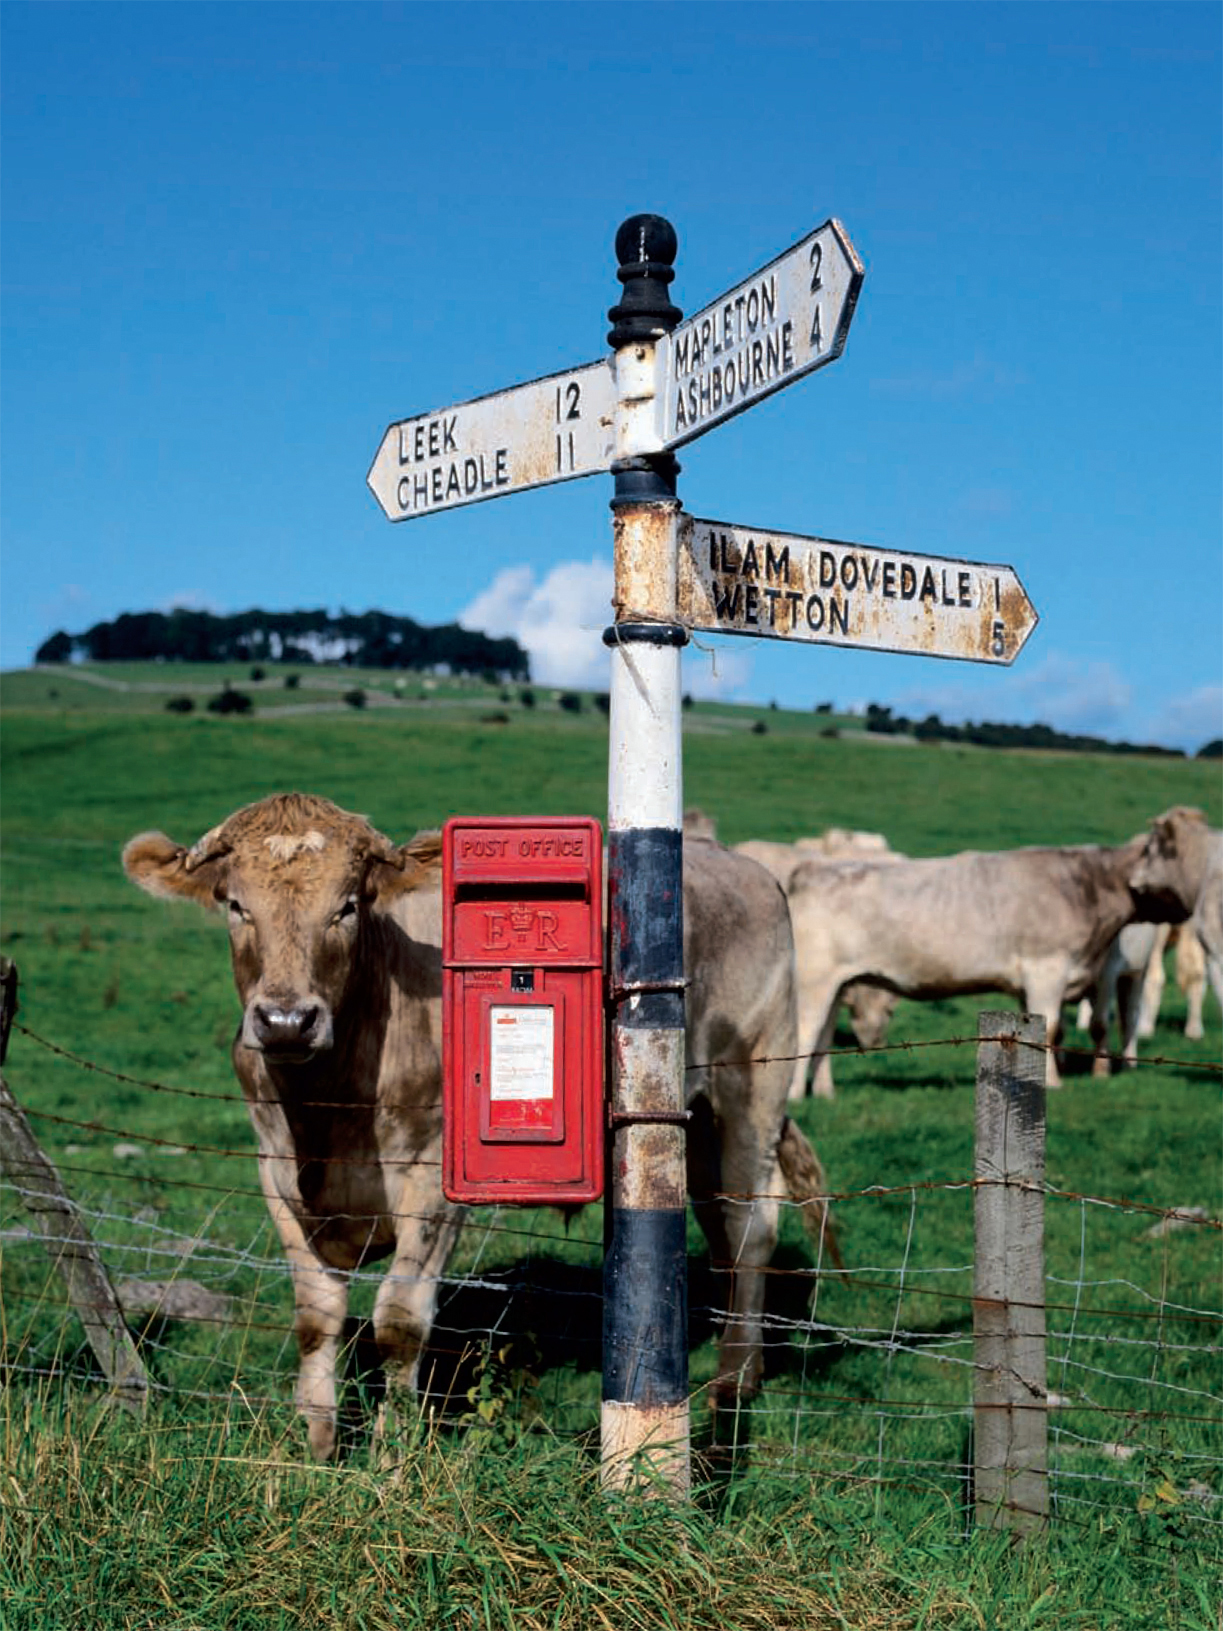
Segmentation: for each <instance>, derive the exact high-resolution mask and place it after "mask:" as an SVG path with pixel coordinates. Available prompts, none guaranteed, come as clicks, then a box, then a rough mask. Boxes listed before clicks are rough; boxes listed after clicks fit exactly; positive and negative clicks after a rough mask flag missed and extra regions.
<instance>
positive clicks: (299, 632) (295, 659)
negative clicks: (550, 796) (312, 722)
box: [35, 607, 531, 680]
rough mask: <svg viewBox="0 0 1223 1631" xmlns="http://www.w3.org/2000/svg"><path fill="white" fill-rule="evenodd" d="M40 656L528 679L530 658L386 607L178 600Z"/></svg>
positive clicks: (54, 644) (52, 643)
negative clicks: (287, 607)
mask: <svg viewBox="0 0 1223 1631" xmlns="http://www.w3.org/2000/svg"><path fill="white" fill-rule="evenodd" d="M35 661H36V662H39V663H66V662H73V661H90V662H150V661H161V662H194V663H200V662H218V663H220V662H260V661H263V662H292V663H312V662H331V663H337V662H338V663H345V664H349V665H351V666H353V667H357V668H411V669H438V668H442V669H446V670H448V671H449V672H450V673H452V674H491V675H494V676H495V677H496V678H497V679H499V680H529V679H530V677H531V671H530V659H529V658H528V656H527V654H526V652H525V651H524V650H523V649H522V647H521V646H520V645H519V644H518V642H517V641H516V640H513V639H509V638H506V639H499V640H494V639H490V638H489V636H488V635H486V634H480V633H478V632H476V631H474V630H470V629H464V628H460V627H459V625H458V624H457V623H444V624H441V625H437V626H434V627H429V626H428V625H425V624H422V623H417V622H415V621H414V620H413V619H412V618H410V617H393V616H391V615H390V614H389V613H388V612H375V611H370V612H361V613H354V612H346V611H341V612H339V613H337V614H333V613H331V612H325V611H298V612H265V611H259V610H257V609H252V610H250V611H247V612H235V613H233V614H232V615H230V616H217V615H216V614H215V613H212V612H201V611H192V610H190V609H188V608H187V607H177V608H175V610H173V611H171V612H124V613H123V614H122V615H121V616H119V617H117V618H115V619H114V621H113V622H104V623H95V624H94V625H93V627H92V628H90V629H86V630H85V631H84V633H83V634H68V633H66V632H65V631H64V630H62V629H61V630H59V631H58V632H57V633H55V634H53V635H52V636H51V638H50V639H49V640H45V641H44V642H43V644H42V645H41V646H40V647H39V648H38V651H37V652H36V654H35Z"/></svg>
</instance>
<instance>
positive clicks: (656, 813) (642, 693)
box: [602, 215, 691, 1496]
mask: <svg viewBox="0 0 1223 1631" xmlns="http://www.w3.org/2000/svg"><path fill="white" fill-rule="evenodd" d="M676 247H677V246H676V237H675V231H674V228H673V227H672V226H671V224H670V223H669V222H668V221H665V220H663V218H662V217H661V216H658V215H636V216H633V217H631V218H630V219H629V220H627V221H625V222H624V224H623V226H621V228H620V230H619V231H618V232H617V234H616V254H617V256H618V258H619V262H620V265H619V270H618V272H617V276H618V277H619V278H620V281H621V282H622V283H623V285H624V294H623V296H622V298H621V301H620V303H619V304H618V305H616V306H614V307H613V308H612V309H611V311H610V312H609V313H608V316H609V317H610V318H611V320H612V323H613V324H614V327H613V328H612V330H611V333H610V334H609V335H608V340H609V342H610V344H611V345H612V347H613V349H614V350H615V354H616V356H615V368H616V463H615V464H614V465H613V466H612V471H613V474H614V476H615V484H616V485H615V496H614V497H613V499H612V511H613V516H614V523H613V525H614V534H615V619H616V620H615V623H614V624H613V626H612V627H611V628H609V629H607V630H606V631H605V633H604V636H603V639H604V642H605V644H607V645H608V646H609V647H610V648H611V718H610V759H609V768H608V817H607V835H608V839H607V841H608V924H609V942H610V944H609V963H608V1000H609V1005H610V1010H611V1012H610V1027H609V1029H610V1043H611V1104H610V1136H609V1139H608V1161H609V1182H608V1186H607V1199H606V1202H605V1207H606V1213H605V1215H606V1220H607V1221H606V1252H605V1258H604V1287H603V1293H604V1295H603V1310H604V1312H603V1408H602V1465H603V1481H604V1484H605V1485H606V1486H608V1487H611V1488H623V1487H625V1486H627V1485H629V1484H633V1483H638V1482H657V1483H659V1484H661V1486H662V1487H663V1488H664V1489H665V1490H667V1491H668V1492H669V1493H671V1494H673V1495H677V1496H683V1495H685V1494H686V1493H687V1491H688V1489H689V1486H690V1482H691V1474H690V1442H689V1421H688V1329H687V1327H688V1285H687V1252H686V1240H685V1235H686V1212H685V1207H686V1183H685V1136H684V1123H685V1121H686V1112H685V1110H684V937H683V878H682V866H683V849H682V815H683V777H682V747H681V737H680V652H681V648H682V647H683V646H684V644H685V643H686V641H687V634H686V631H685V630H684V629H683V627H682V626H680V625H679V624H678V623H677V621H676V574H677V569H678V520H679V508H680V506H679V500H678V499H677V498H676V492H675V484H676V475H677V473H678V470H679V466H678V464H677V463H676V461H675V459H674V457H673V456H672V455H671V454H669V453H658V452H651V451H650V449H651V448H653V447H656V446H657V440H656V434H655V430H654V423H655V421H654V412H655V402H654V394H655V384H656V372H655V345H656V342H657V340H658V339H659V337H660V336H661V335H663V334H666V333H669V332H670V331H671V330H672V329H673V328H674V327H675V325H676V324H677V323H678V322H679V320H680V318H681V316H682V315H683V314H682V313H681V312H680V311H679V310H677V308H676V307H674V306H673V305H672V304H671V302H670V300H669V298H668V294H667V289H668V285H669V284H670V282H671V279H672V278H673V277H674V275H675V274H674V272H673V271H672V266H673V263H674V261H675V253H676Z"/></svg>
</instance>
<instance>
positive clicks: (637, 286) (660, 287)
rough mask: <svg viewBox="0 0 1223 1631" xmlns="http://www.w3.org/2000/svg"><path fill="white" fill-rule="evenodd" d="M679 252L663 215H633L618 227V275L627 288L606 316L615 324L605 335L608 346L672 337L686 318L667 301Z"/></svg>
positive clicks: (673, 234) (671, 230)
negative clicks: (672, 332) (665, 336)
mask: <svg viewBox="0 0 1223 1631" xmlns="http://www.w3.org/2000/svg"><path fill="white" fill-rule="evenodd" d="M678 248H679V240H678V239H677V238H676V236H675V228H674V227H673V226H672V225H671V223H670V221H668V220H665V219H664V218H663V217H662V216H661V215H630V216H629V218H628V220H627V221H625V222H624V224H623V225H622V226H621V227H620V230H619V231H618V232H617V233H616V258H617V260H618V261H619V262H620V266H619V269H618V270H617V272H616V276H617V277H618V278H619V279H620V281H621V283H623V285H624V298H623V299H622V300H621V301H620V304H619V305H618V306H613V307H612V308H611V310H610V311H609V312H608V314H607V315H608V317H610V318H611V320H612V322H613V323H614V324H615V327H614V328H613V329H612V331H611V333H610V334H609V335H608V336H607V341H608V344H609V345H611V346H615V347H619V346H622V345H631V344H632V342H633V341H634V340H656V339H657V338H658V336H659V335H660V334H669V333H670V332H671V330H672V329H673V328H674V327H675V325H676V324H677V323H678V322H679V320H680V318H681V317H682V316H683V315H684V314H683V312H682V311H681V310H680V309H679V307H678V306H673V305H672V304H671V302H670V300H669V299H668V297H667V286H668V284H669V283H670V282H671V279H672V278H673V277H674V276H675V272H674V270H673V267H674V265H675V256H676V252H677V250H678Z"/></svg>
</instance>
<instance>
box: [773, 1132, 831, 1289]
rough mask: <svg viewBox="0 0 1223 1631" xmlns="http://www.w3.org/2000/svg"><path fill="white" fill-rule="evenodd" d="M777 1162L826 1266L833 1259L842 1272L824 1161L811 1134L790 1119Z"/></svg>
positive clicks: (780, 1144)
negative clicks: (810, 1138)
mask: <svg viewBox="0 0 1223 1631" xmlns="http://www.w3.org/2000/svg"><path fill="white" fill-rule="evenodd" d="M777 1161H778V1164H779V1166H780V1167H781V1175H782V1177H783V1178H784V1179H785V1181H786V1190H787V1192H788V1193H789V1196H790V1199H791V1200H792V1201H794V1202H795V1203H796V1204H797V1205H798V1206H799V1208H800V1209H801V1211H802V1214H803V1225H804V1227H805V1228H806V1230H807V1233H808V1234H809V1235H810V1236H811V1239H812V1242H813V1243H814V1245H815V1249H816V1252H817V1253H818V1255H819V1261H820V1262H821V1263H823V1262H824V1261H825V1259H826V1258H831V1259H832V1262H833V1264H834V1265H835V1266H836V1267H837V1268H838V1269H843V1268H844V1267H845V1263H844V1261H843V1259H842V1257H841V1248H840V1246H839V1245H838V1244H837V1236H836V1230H835V1229H834V1228H833V1225H832V1210H831V1207H830V1206H829V1203H828V1181H827V1179H826V1178H825V1177H824V1169H823V1167H822V1166H821V1165H820V1158H819V1156H818V1155H817V1154H816V1153H815V1150H814V1149H813V1148H812V1146H811V1144H810V1142H809V1140H808V1138H807V1135H806V1134H805V1133H804V1132H803V1130H802V1128H801V1127H800V1126H799V1125H798V1123H797V1122H796V1121H795V1120H794V1119H793V1118H792V1117H790V1116H787V1117H786V1118H785V1120H784V1121H783V1122H782V1124H781V1139H780V1141H779V1142H778V1145H777Z"/></svg>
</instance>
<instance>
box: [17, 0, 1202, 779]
mask: <svg viewBox="0 0 1223 1631" xmlns="http://www.w3.org/2000/svg"><path fill="white" fill-rule="evenodd" d="M1221 18H1223V11H1221V10H1220V8H1219V6H1217V5H1215V4H1207V3H1201V4H1199V3H1192V4H1168V3H1165V4H1159V5H1143V4H1106V3H1097V4H1089V5H1075V4H1057V3H1048V4H1020V5H1009V4H1007V5H993V4H977V5H962V4H960V5H950V6H943V5H926V4H920V3H914V4H905V5H899V6H894V5H890V4H870V3H856V4H852V5H844V6H843V5H839V4H820V5H804V4H799V3H791V4H784V5H769V4H753V5H749V6H739V5H736V4H729V3H727V4H709V5H668V4H649V3H638V4H632V3H618V4H616V5H610V6H605V5H602V4H570V5H559V4H553V5H526V4H522V5H515V4H499V5H494V6H484V5H450V4H431V5H424V6H416V5H394V4H388V5H362V4H351V3H344V4H339V3H335V4H327V5H299V4H293V3H291V0H285V3H281V4H274V5H261V4H258V3H251V0H245V3H243V4H240V5H239V4H228V5H203V4H192V3H190V0H185V3H183V0H180V3H176V4H139V5H138V4H125V5H114V4H94V5H87V6H76V5H68V4H63V5H61V4H25V3H21V0H5V3H4V5H3V7H0V75H2V84H0V89H2V91H3V103H2V106H3V113H2V116H0V117H2V124H0V278H2V288H0V323H2V336H0V339H2V350H0V416H2V417H0V433H2V440H0V461H2V464H0V477H2V482H0V541H2V545H3V557H2V568H0V665H2V666H3V667H5V668H13V667H21V666H24V665H25V664H27V663H28V662H29V661H30V660H31V659H32V656H33V652H34V650H35V649H36V647H37V646H38V645H39V644H40V643H41V641H42V640H44V639H45V638H46V637H47V636H48V635H49V634H51V633H52V632H53V631H54V630H56V629H57V628H66V629H68V630H69V631H70V632H73V633H75V632H79V631H80V630H83V629H84V628H86V627H88V626H89V625H90V624H92V623H94V622H96V621H98V620H100V619H103V618H110V617H114V616H116V615H117V614H118V613H120V612H122V611H133V610H146V609H150V608H168V607H169V606H171V605H173V604H175V603H180V602H181V603H187V604H192V605H197V606H202V607H208V608H211V609H213V610H217V611H236V610H240V609H243V608H245V607H248V606H254V605H259V606H264V607H267V608H276V609H289V608H294V607H306V606H309V607H314V606H326V607H330V608H333V609H338V608H340V607H346V608H347V609H349V610H353V611H361V610H365V609H367V608H369V607H379V608H381V609H384V610H386V611H391V612H395V613H399V614H403V615H408V616H412V617H415V618H417V619H418V620H420V621H423V622H428V623H440V622H448V621H452V620H454V619H457V618H462V619H463V620H464V621H467V622H471V623H472V624H473V625H474V626H479V627H484V628H486V629H487V630H488V632H490V633H497V634H500V633H514V634H516V635H517V636H518V637H519V638H520V639H522V640H523V642H524V644H527V645H528V647H529V648H530V650H531V652H532V659H533V664H534V670H535V673H536V675H537V676H538V677H539V678H540V679H541V680H545V681H552V682H555V683H567V684H588V685H592V686H605V685H606V681H607V661H608V659H607V656H606V653H605V651H604V648H603V647H602V644H601V641H600V633H601V630H602V628H603V627H604V625H605V624H606V623H607V621H608V620H609V616H610V613H609V604H608V603H609V599H610V594H611V528H610V515H609V511H608V507H607V503H608V499H609V498H610V496H611V478H610V477H608V476H596V477H593V478H590V479H588V480H584V481H576V482H571V483H568V484H566V485H564V486H558V487H551V488H542V489H539V490H537V491H534V492H529V493H524V494H517V495H514V496H511V497H506V498H503V499H500V500H498V501H496V502H493V503H487V504H481V505H475V506H472V507H470V508H467V509H460V510H455V511H451V512H448V513H445V514H440V515H435V516H431V517H426V518H422V519H420V520H413V521H409V522H406V523H401V524H399V525H392V524H391V523H390V522H388V521H387V520H386V519H385V518H384V517H383V515H382V512H381V511H380V509H379V508H378V505H377V504H376V502H375V500H374V499H373V497H372V495H371V494H370V492H369V491H368V489H367V488H366V485H365V474H366V471H367V470H368V468H369V465H370V461H371V460H372V458H373V455H374V452H375V450H376V448H377V446H378V443H379V441H380V439H381V437H382V434H383V431H384V430H385V428H386V426H387V424H388V423H389V422H390V421H392V420H396V419H400V418H404V417H407V416H408V415H409V414H413V413H416V412H421V411H425V410H428V409H431V408H435V407H436V408H440V407H444V406H446V405H448V404H451V403H457V402H462V401H464V400H466V399H467V398H469V397H473V396H477V395H482V394H484V393H486V392H489V391H494V390H498V389H501V388H503V387H506V386H509V385H512V384H515V383H517V382H519V381H522V380H528V379H532V378H535V377H537V376H539V375H543V374H547V373H551V372H554V371H556V370H558V369H562V368H567V367H570V366H574V365H577V364H582V363H586V362H591V361H594V360H596V359H597V358H599V357H600V356H601V355H603V354H605V347H606V338H605V337H606V330H607V326H608V325H607V321H606V311H607V308H608V307H609V306H610V305H611V304H612V303H613V302H614V301H615V300H616V298H617V296H618V292H619V285H618V284H617V283H616V281H615V257H614V253H613V249H612V243H613V239H614V236H615V231H616V228H617V226H618V225H619V223H620V222H621V221H622V220H623V219H624V218H625V217H626V216H628V215H630V214H633V213H635V212H637V211H640V210H653V211H657V212H658V213H660V214H664V215H666V216H667V217H668V218H669V219H670V220H671V221H672V222H673V223H674V225H675V227H676V230H677V232H678V234H679V243H680V248H679V257H678V260H677V266H676V273H677V275H676V279H675V283H674V285H673V288H672V297H673V298H674V300H675V301H676V303H677V304H678V305H680V306H681V307H682V308H683V309H684V310H685V311H686V312H693V311H695V310H697V309H698V308H699V307H701V306H703V305H705V304H706V303H708V302H709V301H710V300H712V299H714V298H715V297H716V296H717V295H718V294H719V293H721V292H722V291H723V290H725V289H728V288H729V287H731V286H732V285H733V284H735V283H736V282H738V281H740V280H741V279H742V278H744V277H746V276H747V275H748V274H750V273H751V272H752V271H754V270H755V269H756V268H757V267H759V266H761V265H762V264H764V263H765V262H766V261H768V260H769V259H771V258H772V257H773V256H774V255H775V254H777V253H778V252H779V251H781V250H783V249H785V248H787V247H788V246H789V245H790V244H791V243H793V242H795V241H796V240H797V239H798V238H800V237H801V236H803V235H804V234H805V233H806V232H808V231H809V230H810V229H811V228H813V227H815V226H817V225H819V224H820V223H821V222H822V221H824V220H825V219H827V218H828V217H829V216H836V217H838V218H839V219H840V220H841V221H843V223H844V225H845V227H846V229H847V231H848V233H849V235H850V237H851V238H852V240H853V242H854V245H855V247H856V249H857V251H858V254H859V255H860V256H861V258H862V260H863V262H864V263H865V266H866V280H865V284H864V287H863V291H862V296H861V300H860V302H859V306H858V310H857V315H856V317H855V319H854V323H853V327H852V329H851V331H850V335H849V341H848V345H847V346H846V349H845V353H844V355H843V357H842V358H841V359H840V361H838V362H837V363H835V364H833V365H832V366H831V367H829V368H826V369H823V370H821V371H819V372H818V373H816V374H814V375H812V376H810V377H809V378H808V379H806V380H804V381H802V382H799V383H796V384H794V385H793V386H791V387H790V388H788V389H786V390H783V391H780V392H778V393H777V394H776V395H775V396H773V397H771V398H770V399H768V400H767V401H766V402H763V403H761V404H759V405H758V406H756V407H754V408H752V409H751V410H750V411H749V412H747V413H744V414H742V415H740V416H739V417H738V418H736V419H733V420H731V421H730V422H729V423H727V424H725V425H722V426H720V427H718V428H716V429H714V430H712V431H710V432H709V433H708V434H707V435H706V436H704V437H702V438H701V439H700V440H698V441H695V442H693V443H691V444H690V445H689V446H688V447H686V448H685V449H683V450H682V452H681V462H682V466H683V469H682V474H681V476H680V494H681V497H682V498H683V500H684V503H685V505H686V507H687V508H688V509H689V510H690V511H691V512H693V513H694V514H697V515H702V516H709V517H715V518H717V519H720V520H726V521H731V522H738V523H743V524H745V525H749V526H756V527H761V528H775V529H777V530H782V531H788V532H794V533H810V534H818V535H822V536H825V537H831V538H838V539H843V540H851V541H858V542H862V543H868V544H874V545H880V546H884V547H887V548H892V549H896V550H904V551H918V552H924V553H928V554H933V555H948V556H956V557H964V558H967V559H971V560H981V561H993V562H999V563H1003V564H1008V565H1011V566H1013V567H1014V568H1015V569H1016V571H1017V572H1018V573H1019V576H1020V577H1021V579H1022V580H1023V582H1024V584H1025V586H1026V588H1027V591H1028V593H1029V595H1030V597H1031V599H1032V601H1033V602H1034V603H1035V605H1036V607H1037V610H1038V611H1039V613H1040V617H1041V622H1040V626H1039V627H1038V628H1037V629H1036V631H1035V633H1034V634H1033V636H1032V637H1031V639H1030V640H1029V642H1028V644H1027V646H1026V648H1025V649H1024V650H1023V651H1022V652H1021V653H1020V655H1019V657H1018V659H1017V661H1016V662H1015V664H1014V666H1013V667H1012V668H1010V669H993V668H987V667H983V666H978V665H969V664H964V663H954V662H940V661H936V660H933V659H928V658H916V657H902V656H889V655H883V654H877V653H867V652H849V651H832V650H827V649H821V648H819V647H816V646H811V645H804V646H802V647H797V648H795V647H790V646H786V645H784V644H783V643H782V642H780V641H776V640H764V639H761V640H751V641H748V640H730V639H713V638H706V637H703V638H702V640H701V642H700V646H699V648H695V649H692V650H690V652H689V653H688V654H687V655H686V656H685V665H686V667H685V679H684V683H685V687H686V688H687V689H689V690H691V691H692V692H693V693H694V694H697V695H720V696H723V697H726V698H728V699H732V700H734V699H739V700H756V701H764V702H767V701H770V700H772V701H777V702H778V703H779V704H781V705H782V706H788V707H798V708H809V707H811V706H812V705H813V703H815V702H819V701H824V700H828V701H834V702H835V703H836V704H837V705H838V706H840V707H844V706H849V705H855V704H856V705H859V706H862V705H864V704H865V703H866V702H868V701H874V702H879V703H887V704H890V705H892V706H893V707H894V708H896V709H897V710H898V711H901V712H905V713H909V714H914V715H917V716H919V717H920V716H922V715H924V714H926V713H928V712H930V711H935V712H938V713H940V714H941V715H942V716H943V718H944V719H948V720H962V719H965V718H972V719H1007V720H1014V721H1019V722H1022V721H1032V720H1042V721H1045V722H1047V723H1049V724H1053V725H1056V726H1059V727H1061V728H1063V729H1067V730H1082V731H1088V732H1091V733H1094V734H1099V735H1103V736H1108V737H1113V738H1126V739H1129V740H1142V741H1157V742H1162V743H1166V744H1170V745H1177V746H1182V747H1185V748H1188V749H1190V750H1193V749H1196V748H1197V747H1199V746H1200V745H1201V744H1202V743H1203V742H1205V741H1206V740H1207V739H1209V738H1210V737H1213V736H1218V735H1219V734H1221V733H1223V549H1221V544H1220V522H1221V514H1223V506H1221V502H1220V500H1221V479H1220V465H1221V460H1220V452H1221V448H1223V337H1221V327H1223V323H1221V318H1223V297H1221V290H1223V277H1221V266H1220V260H1221V253H1220V248H1221V244H1223V230H1221V220H1220V214H1221V210H1220V200H1221V196H1223V188H1221V185H1220V183H1221V180H1223V166H1221V163H1220V135H1221V131H1223V118H1221V113H1223V108H1221V90H1220V87H1221V85H1223V73H1221V62H1220V54H1221V53H1220V44H1221Z"/></svg>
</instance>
